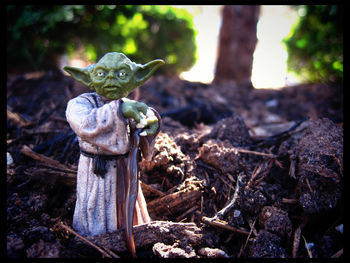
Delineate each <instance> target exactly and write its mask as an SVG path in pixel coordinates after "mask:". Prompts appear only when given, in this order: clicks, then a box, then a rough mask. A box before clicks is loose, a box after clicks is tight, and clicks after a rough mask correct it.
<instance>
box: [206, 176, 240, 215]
mask: <svg viewBox="0 0 350 263" xmlns="http://www.w3.org/2000/svg"><path fill="white" fill-rule="evenodd" d="M241 178H242V176H241V175H239V176H238V177H237V182H236V189H235V192H234V194H233V197H232V200H231V202H230V203H229V204H228V205H227V206H225V207H224V208H222V209H221V210H220V211H219V212H218V213H217V214H216V215H215V216H214V217H213V219H212V220H215V219H216V218H217V217H219V218H223V217H224V216H225V214H226V213H227V212H228V211H229V210H230V209H231V208H232V207H233V206H234V205H235V203H236V200H237V198H238V192H239V183H240V181H241Z"/></svg>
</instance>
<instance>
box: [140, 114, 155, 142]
mask: <svg viewBox="0 0 350 263" xmlns="http://www.w3.org/2000/svg"><path fill="white" fill-rule="evenodd" d="M146 121H147V124H146V125H145V126H144V127H147V128H146V129H144V130H143V131H142V132H141V133H140V135H141V136H146V135H153V134H155V133H156V132H157V130H158V127H159V123H158V119H157V117H156V116H155V115H154V113H153V111H152V110H148V111H147V114H146ZM141 128H143V127H141Z"/></svg>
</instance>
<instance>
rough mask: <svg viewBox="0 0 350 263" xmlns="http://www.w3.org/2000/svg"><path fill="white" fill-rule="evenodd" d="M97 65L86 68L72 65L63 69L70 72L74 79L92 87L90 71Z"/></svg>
mask: <svg viewBox="0 0 350 263" xmlns="http://www.w3.org/2000/svg"><path fill="white" fill-rule="evenodd" d="M94 66H95V65H90V66H88V67H86V68H76V67H70V66H64V67H63V69H64V70H65V71H66V72H68V73H69V74H70V75H71V76H72V77H73V78H74V79H76V80H77V81H80V82H81V83H83V84H85V85H86V86H88V87H90V84H91V79H90V74H89V72H90V71H91V70H92V69H93V67H94Z"/></svg>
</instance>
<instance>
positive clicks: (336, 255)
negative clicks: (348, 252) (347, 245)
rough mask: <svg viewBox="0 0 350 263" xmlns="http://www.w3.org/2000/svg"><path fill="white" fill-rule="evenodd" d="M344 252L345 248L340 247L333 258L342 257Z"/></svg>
mask: <svg viewBox="0 0 350 263" xmlns="http://www.w3.org/2000/svg"><path fill="white" fill-rule="evenodd" d="M343 253H344V249H343V248H342V249H340V250H339V251H338V252H337V253H335V254H334V255H333V256H331V258H340V257H341V256H342V255H343Z"/></svg>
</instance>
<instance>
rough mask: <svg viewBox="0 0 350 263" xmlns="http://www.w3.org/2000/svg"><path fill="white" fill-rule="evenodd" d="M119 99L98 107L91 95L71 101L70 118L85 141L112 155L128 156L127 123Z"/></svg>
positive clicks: (67, 112) (78, 134) (73, 127)
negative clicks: (125, 154) (126, 153)
mask: <svg viewBox="0 0 350 263" xmlns="http://www.w3.org/2000/svg"><path fill="white" fill-rule="evenodd" d="M119 104H120V101H119V100H114V101H111V102H109V103H106V104H104V105H103V106H102V107H99V108H97V107H94V104H93V103H92V102H91V98H89V97H88V95H85V96H79V97H77V98H74V99H72V100H70V101H69V102H68V105H67V109H66V118H67V121H68V123H69V125H70V126H71V128H72V130H73V131H74V132H75V133H76V135H77V136H78V137H80V139H81V140H83V141H85V142H88V143H90V144H92V145H94V146H96V147H97V148H98V150H99V151H101V152H107V153H108V154H124V153H125V152H127V150H128V134H127V128H126V120H125V119H124V117H123V116H122V114H121V112H120V109H119Z"/></svg>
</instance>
